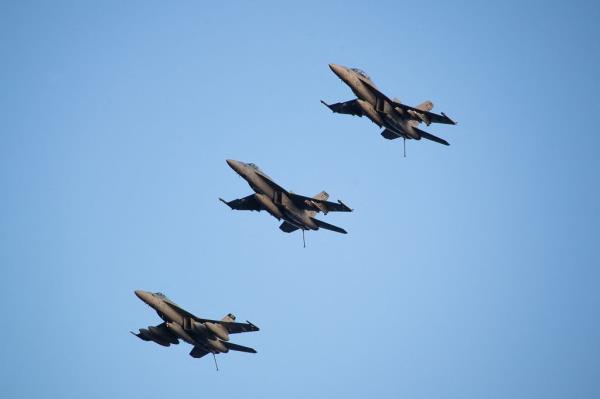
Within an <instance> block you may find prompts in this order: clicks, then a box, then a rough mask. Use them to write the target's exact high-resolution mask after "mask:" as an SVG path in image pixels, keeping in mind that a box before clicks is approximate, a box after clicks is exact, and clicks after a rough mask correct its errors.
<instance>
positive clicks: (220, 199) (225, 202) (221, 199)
mask: <svg viewBox="0 0 600 399" xmlns="http://www.w3.org/2000/svg"><path fill="white" fill-rule="evenodd" d="M219 201H221V202H222V203H224V204H225V205H227V206H228V207H229V208H230V209H233V208H232V207H231V205H229V203H228V202H227V201H225V200H224V199H223V198H221V197H219Z"/></svg>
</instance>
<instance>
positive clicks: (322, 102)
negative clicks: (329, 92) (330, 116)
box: [321, 100, 333, 112]
mask: <svg viewBox="0 0 600 399" xmlns="http://www.w3.org/2000/svg"><path fill="white" fill-rule="evenodd" d="M321 104H323V105H324V106H326V107H327V108H329V110H330V111H332V112H333V110H332V109H331V105H329V104H327V103H326V102H325V101H323V100H321Z"/></svg>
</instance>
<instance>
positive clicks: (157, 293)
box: [154, 292, 166, 298]
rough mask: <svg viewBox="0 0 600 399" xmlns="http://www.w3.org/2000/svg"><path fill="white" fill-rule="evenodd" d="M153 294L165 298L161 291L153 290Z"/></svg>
mask: <svg viewBox="0 0 600 399" xmlns="http://www.w3.org/2000/svg"><path fill="white" fill-rule="evenodd" d="M154 295H156V296H157V297H159V298H166V296H165V294H163V293H162V292H155V293H154Z"/></svg>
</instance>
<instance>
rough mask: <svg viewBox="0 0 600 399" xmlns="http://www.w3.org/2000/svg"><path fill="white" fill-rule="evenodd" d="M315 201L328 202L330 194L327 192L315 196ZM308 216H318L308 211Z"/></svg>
mask: <svg viewBox="0 0 600 399" xmlns="http://www.w3.org/2000/svg"><path fill="white" fill-rule="evenodd" d="M313 199H316V200H319V201H327V200H328V199H329V194H327V191H321V192H320V193H319V194H316V195H315V196H313ZM308 214H309V215H310V217H311V218H312V217H314V216H315V215H316V214H317V212H315V211H308Z"/></svg>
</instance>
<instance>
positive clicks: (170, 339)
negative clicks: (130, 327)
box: [130, 323, 179, 346]
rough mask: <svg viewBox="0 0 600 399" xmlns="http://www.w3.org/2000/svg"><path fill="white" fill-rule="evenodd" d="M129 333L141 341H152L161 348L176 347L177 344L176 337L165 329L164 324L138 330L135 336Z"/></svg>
mask: <svg viewBox="0 0 600 399" xmlns="http://www.w3.org/2000/svg"><path fill="white" fill-rule="evenodd" d="M130 332H131V333H132V334H133V335H135V336H136V337H138V338H139V339H141V340H144V341H154V342H156V343H157V344H159V345H162V346H169V345H171V344H173V345H177V344H178V343H179V340H178V339H177V337H176V336H174V335H173V333H171V331H170V330H169V329H168V328H167V325H166V323H161V324H159V325H157V326H150V327H148V328H140V330H139V332H138V333H137V334H136V333H134V332H133V331H130Z"/></svg>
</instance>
